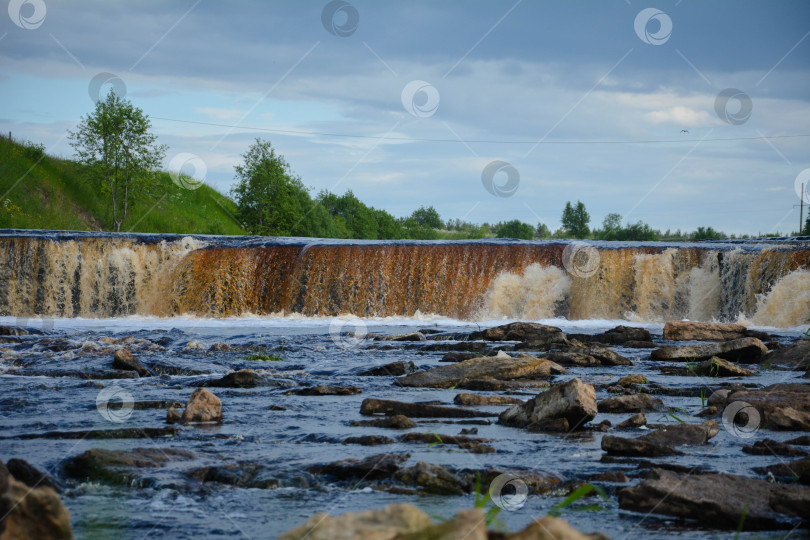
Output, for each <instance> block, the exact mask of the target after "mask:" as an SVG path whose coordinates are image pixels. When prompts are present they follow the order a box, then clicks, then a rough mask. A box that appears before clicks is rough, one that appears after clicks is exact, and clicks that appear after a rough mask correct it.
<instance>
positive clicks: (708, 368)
mask: <svg viewBox="0 0 810 540" xmlns="http://www.w3.org/2000/svg"><path fill="white" fill-rule="evenodd" d="M677 369H678V368H676V370H677ZM677 374H678V375H686V376H689V375H697V376H701V377H751V376H753V375H754V373H752V372H751V371H749V370H747V369H745V368H743V367H740V366H738V365H737V364H735V363H733V362H729V361H728V360H723V359H722V358H719V357H717V356H713V357H711V358H709V359H708V360H703V361H702V362H698V363H697V364H694V365H690V366H687V367H686V368H680V372H678V373H677Z"/></svg>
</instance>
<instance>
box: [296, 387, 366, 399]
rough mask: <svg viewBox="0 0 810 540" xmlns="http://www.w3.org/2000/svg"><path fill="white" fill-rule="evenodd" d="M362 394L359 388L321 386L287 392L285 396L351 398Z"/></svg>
mask: <svg viewBox="0 0 810 540" xmlns="http://www.w3.org/2000/svg"><path fill="white" fill-rule="evenodd" d="M362 392H363V391H362V390H361V389H360V388H358V387H357V386H332V385H329V386H324V385H320V384H319V385H318V386H309V387H306V388H294V389H293V390H287V391H286V392H284V394H285V395H290V394H293V395H296V396H351V395H354V394H360V393H362Z"/></svg>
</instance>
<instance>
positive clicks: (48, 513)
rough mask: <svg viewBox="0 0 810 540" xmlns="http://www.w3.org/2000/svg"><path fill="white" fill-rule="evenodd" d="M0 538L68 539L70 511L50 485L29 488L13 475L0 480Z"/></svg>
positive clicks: (69, 534) (17, 539) (8, 539)
mask: <svg viewBox="0 0 810 540" xmlns="http://www.w3.org/2000/svg"><path fill="white" fill-rule="evenodd" d="M1 483H2V484H3V486H4V489H3V491H2V492H0V540H70V539H72V538H73V532H72V531H71V529H70V513H69V512H68V510H67V508H65V505H64V504H62V501H61V500H60V499H59V495H57V493H56V491H54V490H53V489H51V488H49V487H37V488H31V487H29V486H27V485H26V484H24V483H22V482H19V481H17V480H15V479H14V478H12V477H9V478H6V479H5V481H4V482H1Z"/></svg>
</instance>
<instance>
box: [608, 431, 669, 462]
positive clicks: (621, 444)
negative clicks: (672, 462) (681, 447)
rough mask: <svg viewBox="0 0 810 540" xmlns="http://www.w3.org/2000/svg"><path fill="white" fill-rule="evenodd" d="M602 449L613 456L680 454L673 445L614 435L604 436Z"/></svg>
mask: <svg viewBox="0 0 810 540" xmlns="http://www.w3.org/2000/svg"><path fill="white" fill-rule="evenodd" d="M602 450H604V451H605V452H607V454H608V455H611V456H629V457H655V456H672V455H680V454H681V453H682V452H679V451H678V450H675V449H674V448H672V447H671V446H665V445H661V444H655V443H652V442H649V441H645V440H642V439H626V438H624V437H616V436H614V435H605V436H604V437H602Z"/></svg>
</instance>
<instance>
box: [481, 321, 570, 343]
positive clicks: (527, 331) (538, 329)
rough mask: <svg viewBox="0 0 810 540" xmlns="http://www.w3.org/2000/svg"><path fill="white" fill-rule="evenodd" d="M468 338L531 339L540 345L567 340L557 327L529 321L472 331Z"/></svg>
mask: <svg viewBox="0 0 810 540" xmlns="http://www.w3.org/2000/svg"><path fill="white" fill-rule="evenodd" d="M470 339H485V340H487V341H531V342H536V343H538V344H542V345H555V344H556V345H562V344H566V343H567V342H568V340H567V339H566V338H565V334H563V332H562V330H560V329H559V328H557V327H554V326H546V325H544V324H538V323H530V322H514V323H509V324H503V325H501V326H496V327H494V328H488V329H487V330H484V331H483V332H474V333H473V334H472V335H471V336H470Z"/></svg>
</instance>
